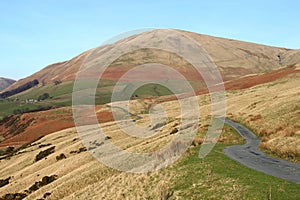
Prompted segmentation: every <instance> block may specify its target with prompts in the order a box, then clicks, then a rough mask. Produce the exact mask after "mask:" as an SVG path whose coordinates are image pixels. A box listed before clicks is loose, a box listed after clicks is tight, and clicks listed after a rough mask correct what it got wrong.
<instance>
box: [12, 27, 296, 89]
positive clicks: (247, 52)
mask: <svg viewBox="0 0 300 200" xmlns="http://www.w3.org/2000/svg"><path fill="white" fill-rule="evenodd" d="M177 31H179V32H180V33H182V34H184V35H187V36H189V37H190V38H192V39H194V40H195V41H197V42H198V43H199V44H200V45H201V46H202V47H203V48H204V49H205V50H206V51H207V53H208V54H209V55H210V56H211V58H212V60H213V61H214V62H215V64H216V65H217V67H218V68H219V70H220V72H221V74H222V76H223V80H224V81H228V80H234V79H236V78H240V77H242V76H247V75H249V74H260V73H264V72H270V71H274V70H277V69H280V68H283V67H286V66H289V65H293V64H296V63H300V50H293V49H286V48H279V47H271V46H266V45H261V44H255V43H250V42H243V41H237V40H232V39H226V38H219V37H213V36H208V35H203V34H198V33H193V32H187V31H182V30H177ZM157 35H159V36H160V37H162V38H164V37H165V38H168V37H169V32H168V29H167V30H166V29H159V30H154V31H151V32H146V33H141V34H137V35H134V36H131V37H128V38H125V39H123V40H120V41H118V42H116V43H114V44H109V45H106V46H104V47H103V48H102V49H101V52H105V51H106V49H110V48H111V47H114V46H115V45H117V44H119V43H123V44H125V45H126V43H130V42H132V41H134V40H136V41H141V40H142V41H147V40H149V38H151V37H153V36H157ZM92 51H93V49H91V50H88V51H85V52H83V53H82V54H80V55H78V56H76V57H74V58H73V59H71V60H69V61H64V62H59V63H54V64H51V65H49V66H47V67H45V68H44V69H42V70H40V71H38V72H36V73H35V74H32V75H31V76H29V77H26V78H24V79H21V80H19V81H18V82H17V83H16V84H14V85H13V86H11V87H10V88H8V89H7V90H11V89H14V88H17V87H19V86H21V85H23V84H25V83H27V82H29V81H32V80H34V79H37V80H38V81H39V82H40V83H42V84H48V83H53V82H54V81H61V82H65V81H73V80H75V78H76V73H77V72H78V70H79V68H80V66H81V64H82V63H83V62H84V60H85V58H87V56H88V55H89V54H90V53H91V52H92ZM99 55H101V53H97V54H96V56H99ZM145 57H146V58H147V62H153V61H154V62H160V63H162V64H166V65H168V66H173V67H175V68H176V69H178V70H179V71H180V72H182V73H183V74H184V75H185V76H187V77H190V80H195V78H198V77H193V76H194V75H195V73H194V72H193V71H190V70H189V68H186V67H187V66H188V63H187V61H185V60H184V59H180V58H179V57H178V56H177V57H176V55H175V56H174V55H171V54H170V53H169V52H163V51H160V50H145V49H141V50H138V51H136V52H132V53H130V54H126V55H123V56H121V57H120V58H119V59H118V60H116V61H115V62H114V63H113V64H112V65H111V67H110V68H109V69H107V73H106V74H104V79H108V80H114V81H115V80H117V79H118V78H119V77H121V76H122V75H123V74H124V73H125V72H126V71H128V69H130V68H131V67H133V66H136V65H137V64H139V63H140V62H141V61H145ZM187 69H188V70H187ZM188 79H189V78H188ZM197 80H198V79H197Z"/></svg>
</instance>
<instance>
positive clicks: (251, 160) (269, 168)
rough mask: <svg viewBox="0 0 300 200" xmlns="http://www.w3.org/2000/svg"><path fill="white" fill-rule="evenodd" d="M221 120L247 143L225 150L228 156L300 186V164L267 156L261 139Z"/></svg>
mask: <svg viewBox="0 0 300 200" xmlns="http://www.w3.org/2000/svg"><path fill="white" fill-rule="evenodd" d="M219 119H220V120H222V121H224V122H225V123H226V124H228V125H230V126H231V127H232V128H234V129H235V130H236V131H237V132H238V133H239V134H240V135H241V136H242V137H243V138H244V139H245V140H246V142H247V143H246V144H244V145H234V146H230V147H227V148H225V149H224V153H225V155H226V156H228V157H230V158H231V159H233V160H236V161H237V162H239V163H241V164H243V165H245V166H247V167H249V168H251V169H254V170H256V171H260V172H263V173H265V174H269V175H272V176H275V177H278V178H282V179H285V180H287V181H291V182H294V183H297V184H300V164H297V163H293V162H288V161H285V160H280V159H276V158H272V157H270V156H267V155H266V154H265V153H263V152H261V151H259V149H258V146H259V144H260V139H259V138H258V137H257V136H256V135H255V134H254V133H253V132H252V131H250V130H249V129H248V128H246V127H244V126H242V125H241V124H239V123H236V122H233V121H231V120H229V119H227V118H219Z"/></svg>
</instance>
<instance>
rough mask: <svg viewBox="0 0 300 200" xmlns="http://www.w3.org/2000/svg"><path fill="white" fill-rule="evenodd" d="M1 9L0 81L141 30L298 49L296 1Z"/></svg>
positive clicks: (46, 0)
mask: <svg viewBox="0 0 300 200" xmlns="http://www.w3.org/2000/svg"><path fill="white" fill-rule="evenodd" d="M0 9H1V12H0V27H1V29H0V44H1V45H0V69H1V72H0V77H9V78H14V79H20V78H23V77H26V76H28V75H30V74H32V73H34V72H36V71H38V70H40V69H42V68H44V67H45V66H46V65H49V64H52V63H55V62H59V61H64V60H67V59H70V58H72V57H74V56H76V55H78V54H80V53H81V52H83V51H85V50H88V49H90V48H93V47H97V46H99V45H101V44H102V43H103V42H104V41H106V40H107V39H110V38H111V37H113V36H115V35H118V34H120V33H122V32H126V31H130V30H135V29H140V28H177V29H184V30H188V31H193V32H198V33H203V34H208V35H214V36H220V37H226V38H233V39H239V40H244V41H249V42H256V43H262V44H266V45H272V46H280V47H286V48H295V49H299V48H300V17H299V10H300V3H299V1H297V0H294V1H292V0H286V1H284V0H277V1H274V0H273V1H271V0H252V1H250V0H248V1H243V0H240V1H238V0H226V1H214V0H210V1H201V0H198V1H196V0H195V1H192V0H190V1H189V0H186V1H176V0H172V1H171V0H160V1H158V0H151V1H141V0H139V1H133V0H126V1H125V0H123V1H122V0H119V1H116V0H115V1H114V0H110V1H104V0H103V1H101V0H88V1H84V0H26V1H21V0H19V1H17V0H15V1H5V0H1V1H0Z"/></svg>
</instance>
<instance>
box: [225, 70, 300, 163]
mask: <svg viewBox="0 0 300 200" xmlns="http://www.w3.org/2000/svg"><path fill="white" fill-rule="evenodd" d="M227 94H228V99H227V105H228V107H227V108H228V113H229V114H228V117H230V118H232V119H235V120H237V121H240V122H242V123H244V124H246V125H247V126H248V127H250V128H251V129H252V130H254V132H256V133H257V135H258V136H260V137H261V139H262V143H261V147H262V148H264V149H267V150H269V151H271V152H272V153H274V154H277V155H278V156H280V157H282V158H288V159H291V160H294V161H300V134H299V130H300V104H299V102H300V74H299V73H298V74H294V75H290V76H289V77H286V78H284V79H280V80H277V81H275V82H272V83H267V84H262V85H258V86H256V87H253V88H250V89H246V90H241V91H238V92H237V91H231V92H228V93H227Z"/></svg>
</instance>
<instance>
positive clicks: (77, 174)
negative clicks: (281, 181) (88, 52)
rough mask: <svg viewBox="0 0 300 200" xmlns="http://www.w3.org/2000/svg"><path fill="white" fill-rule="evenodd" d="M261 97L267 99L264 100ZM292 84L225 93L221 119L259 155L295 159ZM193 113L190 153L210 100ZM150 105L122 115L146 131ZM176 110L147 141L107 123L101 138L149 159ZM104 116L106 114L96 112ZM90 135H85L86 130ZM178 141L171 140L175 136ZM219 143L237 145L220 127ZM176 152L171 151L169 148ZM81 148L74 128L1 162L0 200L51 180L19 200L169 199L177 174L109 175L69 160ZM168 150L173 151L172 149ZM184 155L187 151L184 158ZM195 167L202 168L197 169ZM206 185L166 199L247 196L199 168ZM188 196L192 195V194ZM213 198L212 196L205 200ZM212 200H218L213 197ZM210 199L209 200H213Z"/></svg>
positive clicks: (87, 158)
mask: <svg viewBox="0 0 300 200" xmlns="http://www.w3.org/2000/svg"><path fill="white" fill-rule="evenodd" d="M266 91H267V92H266ZM299 91H300V76H299V74H298V75H294V76H293V77H288V78H286V79H283V80H278V81H276V82H274V83H269V84H264V85H259V86H256V87H253V88H250V89H247V90H241V91H229V92H228V93H227V106H228V117H230V118H233V119H235V120H238V121H241V122H243V123H245V124H246V125H247V126H249V127H250V128H251V129H253V130H254V131H255V132H256V133H258V134H259V136H260V137H261V138H262V141H263V142H262V144H261V147H263V148H265V149H268V150H270V151H271V152H273V153H276V154H277V155H279V156H282V157H289V158H292V159H294V160H297V159H298V158H299V155H300V133H299V127H300V124H299V122H300V118H299V117H300V116H299V114H300V111H299V102H300V99H299V98H300V92H299ZM198 102H199V105H200V107H201V110H200V111H201V116H200V118H199V130H198V133H197V137H196V139H195V141H194V143H195V145H196V146H197V145H199V144H200V143H202V142H203V139H204V133H205V131H206V130H207V129H208V127H209V123H210V117H209V116H210V109H211V108H210V97H209V95H202V96H199V98H198ZM152 105H153V101H152V100H146V101H144V102H141V101H140V100H133V101H132V102H131V105H130V112H132V113H134V114H137V115H139V116H140V117H142V119H141V120H138V121H137V122H136V124H138V125H139V126H142V127H148V126H149V125H150V122H149V117H148V115H147V114H145V112H141V110H142V109H146V108H149V107H151V106H152ZM176 105H178V104H176V103H174V101H171V102H165V103H162V104H161V106H162V107H163V108H164V109H165V110H166V116H167V124H166V126H165V127H164V128H163V129H161V130H160V131H158V132H157V134H155V135H154V136H152V137H150V138H147V139H138V138H134V137H131V136H128V135H127V134H125V133H124V132H122V131H121V130H120V129H119V128H118V126H117V125H116V123H115V122H108V123H104V124H103V125H102V128H103V131H104V132H105V133H106V134H108V136H110V137H111V139H110V140H111V141H112V142H113V143H114V144H116V145H117V146H119V147H121V148H123V149H126V150H128V151H132V152H151V151H155V150H157V149H160V148H162V147H163V146H164V145H165V144H167V143H169V142H170V141H171V140H172V138H173V137H174V134H170V132H171V131H172V130H174V128H178V129H179V126H180V120H179V119H180V117H181V116H180V109H179V107H178V106H176ZM101 109H107V110H109V109H110V108H109V107H106V108H101ZM91 131H92V130H91ZM176 134H178V133H176ZM219 142H221V143H240V142H241V138H240V137H238V136H237V135H232V134H230V129H229V128H228V127H225V128H224V130H223V134H222V135H221V137H220V138H219ZM40 144H51V146H55V147H56V148H55V153H53V154H51V155H49V156H48V157H47V159H42V160H41V161H38V162H34V159H35V156H36V155H37V154H38V153H39V152H40V151H42V150H45V149H46V148H49V147H51V146H48V147H43V148H39V145H40ZM175 146H176V145H175ZM81 147H83V146H82V144H81V142H80V140H79V139H78V135H77V133H76V130H75V129H74V128H71V129H67V130H64V131H60V132H56V133H53V134H51V135H47V136H45V137H44V138H42V139H41V140H39V141H37V142H35V143H34V144H33V145H32V146H30V147H28V148H26V149H24V150H22V151H21V152H20V154H18V155H15V156H13V157H11V158H10V159H9V160H1V161H0V174H1V177H0V178H7V177H9V176H11V177H12V182H11V183H10V184H9V185H8V186H5V187H3V188H0V196H3V195H4V194H7V193H16V192H23V191H24V190H26V189H28V188H29V187H30V186H31V185H33V184H34V183H35V182H36V181H40V180H41V179H42V177H44V176H49V175H57V176H58V180H56V181H54V182H53V183H50V184H49V185H46V186H44V187H42V188H40V189H39V190H37V191H36V192H34V193H32V194H30V195H29V196H27V198H26V199H39V198H42V197H43V195H44V194H45V193H47V192H50V193H51V195H50V196H49V197H48V198H47V199H161V198H162V197H164V196H168V195H171V192H172V191H170V190H169V186H170V185H171V184H173V183H174V182H173V181H174V180H176V177H177V178H178V177H180V176H183V174H184V173H183V172H181V171H180V170H178V169H177V170H176V171H175V170H174V169H173V166H170V167H168V168H167V169H164V170H162V171H159V172H153V173H147V174H130V173H125V172H119V171H116V170H113V169H110V168H108V167H106V166H104V165H103V164H100V163H99V162H98V161H97V160H96V159H95V158H93V157H92V156H91V154H89V152H81V153H75V154H71V153H70V152H71V151H77V150H78V149H80V148H81ZM174 148H176V147H174ZM62 153H63V154H65V155H66V157H67V158H66V159H63V160H60V161H57V160H56V156H58V155H60V154H62ZM188 155H189V151H188V152H187V153H186V154H185V156H188ZM202 164H203V163H202ZM203 166H204V169H205V170H206V171H205V173H206V178H205V179H203V180H197V182H195V183H194V184H192V185H190V186H189V188H187V189H185V190H182V191H176V192H175V193H174V194H172V197H173V199H180V197H179V196H180V195H182V194H186V195H189V193H190V192H191V191H193V190H195V189H196V188H199V187H200V188H206V190H207V191H208V192H209V191H210V190H214V191H221V192H222V193H224V199H236V198H241V194H240V193H241V192H243V191H245V190H247V188H245V187H242V186H241V185H239V184H238V180H237V179H234V178H220V177H219V176H218V175H216V174H214V173H213V172H212V169H211V168H210V166H205V164H203ZM190 195H193V194H192V193H191V194H190ZM211 195H213V194H211ZM215 195H217V196H215V197H216V198H217V197H218V195H219V194H215ZM197 197H198V198H205V196H201V194H199V196H197ZM213 197H214V196H211V198H213Z"/></svg>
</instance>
